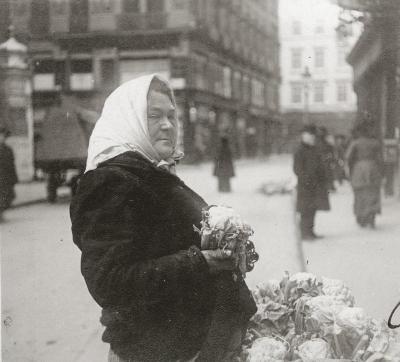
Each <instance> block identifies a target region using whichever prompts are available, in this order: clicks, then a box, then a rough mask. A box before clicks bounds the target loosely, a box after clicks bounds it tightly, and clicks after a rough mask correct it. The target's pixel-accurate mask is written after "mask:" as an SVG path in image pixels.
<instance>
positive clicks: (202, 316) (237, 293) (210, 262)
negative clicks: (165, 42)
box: [70, 75, 257, 362]
mask: <svg viewBox="0 0 400 362" xmlns="http://www.w3.org/2000/svg"><path fill="white" fill-rule="evenodd" d="M176 112H177V109H176V103H175V98H174V95H173V92H172V89H171V87H170V85H169V84H168V82H167V81H166V80H164V79H162V78H161V77H159V76H158V75H148V76H142V77H139V78H136V79H133V80H131V81H129V82H126V83H124V84H122V85H121V86H120V87H118V88H117V89H116V90H115V91H114V92H113V93H111V95H110V96H109V97H108V98H107V100H106V102H105V104H104V108H103V111H102V114H101V117H100V119H99V120H98V121H97V123H96V126H95V128H94V131H93V133H92V135H91V138H90V143H89V151H88V160H87V168H86V172H85V174H84V175H83V176H82V177H81V179H80V182H79V185H78V188H77V192H76V195H75V196H74V198H73V200H72V203H71V210H70V211H71V220H72V233H73V238H74V242H75V243H76V245H77V246H78V247H79V249H80V250H81V251H82V257H81V271H82V274H83V276H84V278H85V281H86V284H87V286H88V289H89V292H90V294H91V295H92V296H93V298H94V299H95V300H96V301H97V303H98V304H99V305H100V306H101V307H102V308H103V311H102V317H101V322H102V324H103V325H104V326H105V327H106V329H105V331H104V334H103V341H104V342H106V343H109V344H110V352H109V359H108V360H109V361H110V362H135V361H137V362H139V361H140V362H156V361H166V362H167V361H168V362H176V361H180V362H185V361H192V360H194V359H196V361H197V362H200V361H208V362H212V361H215V362H217V361H222V360H224V358H225V357H227V356H228V355H230V354H231V353H234V352H235V351H236V350H237V349H238V348H239V349H240V345H241V342H242V339H243V338H244V336H245V334H246V327H247V322H248V320H249V318H250V317H251V316H252V315H253V314H254V313H255V311H256V310H257V308H256V306H255V302H254V300H253V298H252V296H251V293H250V291H249V289H248V288H247V286H246V283H245V282H244V280H243V278H241V277H240V278H238V279H237V280H236V281H235V280H234V279H233V278H232V271H233V270H234V269H235V268H236V266H235V262H234V256H233V255H232V254H231V253H229V252H228V251H222V250H200V235H199V234H198V233H197V232H196V231H195V230H194V227H193V226H194V225H195V226H196V227H198V228H200V222H201V220H202V210H203V208H204V207H206V206H207V204H206V202H205V201H204V200H203V199H202V198H201V197H200V196H199V195H197V194H196V193H195V192H194V191H193V190H191V189H190V188H189V187H188V186H186V185H185V184H184V183H183V181H182V180H180V179H179V178H178V177H177V176H176V175H175V163H176V161H177V160H178V159H179V158H181V157H182V154H181V153H180V152H179V151H178V150H177V140H178V123H177V116H176Z"/></svg>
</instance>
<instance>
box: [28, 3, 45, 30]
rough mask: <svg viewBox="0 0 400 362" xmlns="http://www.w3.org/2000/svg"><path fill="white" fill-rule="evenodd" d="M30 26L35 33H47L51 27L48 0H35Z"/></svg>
mask: <svg viewBox="0 0 400 362" xmlns="http://www.w3.org/2000/svg"><path fill="white" fill-rule="evenodd" d="M31 6H32V8H31V19H30V28H31V32H32V34H34V35H46V34H48V32H49V27H50V8H49V3H48V2H47V1H46V0H33V1H32V4H31Z"/></svg>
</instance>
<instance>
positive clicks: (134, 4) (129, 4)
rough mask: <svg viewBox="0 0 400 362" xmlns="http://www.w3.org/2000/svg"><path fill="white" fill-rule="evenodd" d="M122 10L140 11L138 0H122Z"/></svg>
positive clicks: (126, 11)
mask: <svg viewBox="0 0 400 362" xmlns="http://www.w3.org/2000/svg"><path fill="white" fill-rule="evenodd" d="M122 11H123V12H125V13H138V12H140V0H123V2H122Z"/></svg>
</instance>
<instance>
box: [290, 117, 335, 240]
mask: <svg viewBox="0 0 400 362" xmlns="http://www.w3.org/2000/svg"><path fill="white" fill-rule="evenodd" d="M316 133H317V129H316V127H315V126H314V125H307V126H305V127H304V128H303V130H302V133H301V143H300V146H299V147H298V149H297V150H296V152H295V154H294V164H293V169H294V173H295V174H296V176H297V205H296V209H297V211H298V212H299V213H300V232H301V238H302V239H303V240H315V239H318V238H320V236H318V235H317V234H316V233H315V232H314V220H315V215H316V212H317V211H318V210H325V211H327V210H329V209H330V205H329V198H328V190H327V178H326V170H325V167H324V164H323V161H322V156H321V153H320V151H319V149H318V147H317V146H316Z"/></svg>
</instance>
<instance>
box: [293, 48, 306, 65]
mask: <svg viewBox="0 0 400 362" xmlns="http://www.w3.org/2000/svg"><path fill="white" fill-rule="evenodd" d="M291 52H292V57H291V59H292V68H293V69H300V68H301V67H302V54H303V51H302V49H301V48H295V49H292V50H291Z"/></svg>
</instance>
